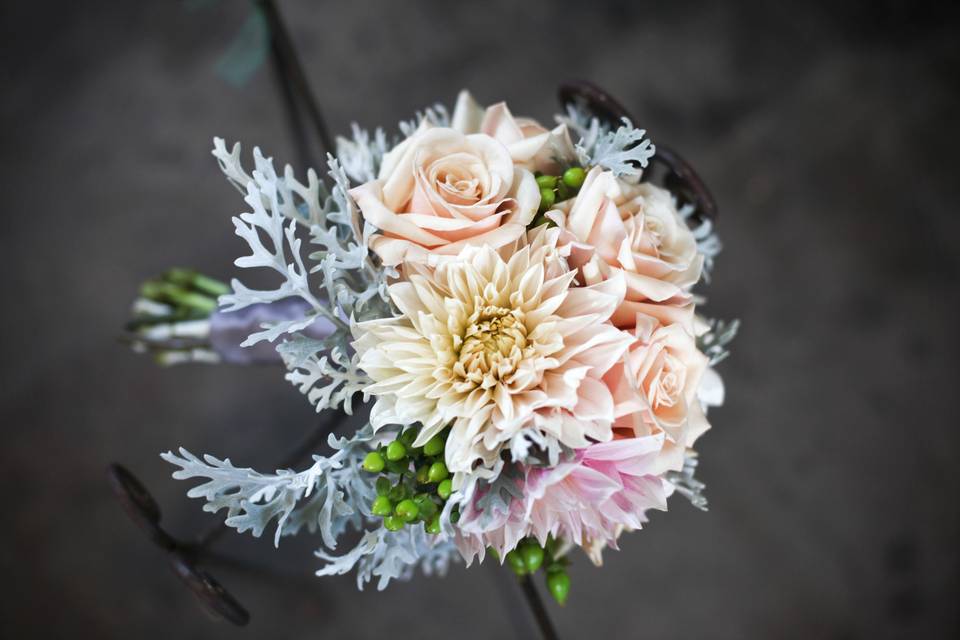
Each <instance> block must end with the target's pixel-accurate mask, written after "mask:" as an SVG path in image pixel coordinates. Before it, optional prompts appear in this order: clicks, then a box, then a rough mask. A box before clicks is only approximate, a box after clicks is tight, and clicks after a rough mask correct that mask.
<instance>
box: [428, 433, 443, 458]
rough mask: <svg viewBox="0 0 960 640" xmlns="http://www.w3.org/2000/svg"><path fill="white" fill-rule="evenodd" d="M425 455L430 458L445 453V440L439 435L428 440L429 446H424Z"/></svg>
mask: <svg viewBox="0 0 960 640" xmlns="http://www.w3.org/2000/svg"><path fill="white" fill-rule="evenodd" d="M423 453H424V455H428V456H438V455H440V454H441V453H443V438H442V437H440V434H439V433H438V434H437V435H435V436H433V437H432V438H430V439H429V440H427V444H425V445H423Z"/></svg>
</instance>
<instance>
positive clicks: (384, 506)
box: [370, 496, 393, 518]
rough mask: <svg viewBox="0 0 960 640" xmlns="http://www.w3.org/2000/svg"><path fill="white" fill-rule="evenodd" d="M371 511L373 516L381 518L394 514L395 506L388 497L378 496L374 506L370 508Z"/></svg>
mask: <svg viewBox="0 0 960 640" xmlns="http://www.w3.org/2000/svg"><path fill="white" fill-rule="evenodd" d="M370 511H372V512H373V515H375V516H380V517H381V518H382V517H384V516H389V515H390V514H392V513H393V504H392V503H391V502H390V498H388V497H387V496H377V497H376V498H375V499H374V501H373V506H371V507H370Z"/></svg>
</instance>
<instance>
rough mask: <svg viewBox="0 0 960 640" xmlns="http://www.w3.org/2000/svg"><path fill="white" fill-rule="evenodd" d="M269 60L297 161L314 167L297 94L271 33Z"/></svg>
mask: <svg viewBox="0 0 960 640" xmlns="http://www.w3.org/2000/svg"><path fill="white" fill-rule="evenodd" d="M270 62H271V63H272V65H273V71H274V76H275V77H276V81H277V85H278V87H279V89H280V95H281V97H282V98H283V106H284V111H286V114H287V125H288V126H289V129H290V138H291V141H292V142H293V147H294V149H295V150H296V154H297V162H299V166H300V168H301V169H305V168H306V167H316V166H317V164H316V161H315V158H314V157H313V153H311V152H310V145H308V144H307V138H306V136H304V135H303V121H302V120H301V118H300V109H298V108H297V96H296V93H295V92H294V88H293V85H292V83H291V82H290V74H289V73H288V72H287V68H286V66H285V65H284V64H283V61H282V60H281V56H280V53H279V44H278V42H277V39H276V38H275V37H274V36H273V34H271V36H270Z"/></svg>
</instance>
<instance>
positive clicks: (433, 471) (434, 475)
mask: <svg viewBox="0 0 960 640" xmlns="http://www.w3.org/2000/svg"><path fill="white" fill-rule="evenodd" d="M448 475H450V474H449V473H448V472H447V465H445V464H443V463H442V462H434V463H433V464H432V465H430V471H428V472H427V479H428V480H430V482H440V481H441V480H444V479H446V477H447V476H448Z"/></svg>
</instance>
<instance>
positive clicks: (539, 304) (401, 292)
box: [354, 227, 633, 472]
mask: <svg viewBox="0 0 960 640" xmlns="http://www.w3.org/2000/svg"><path fill="white" fill-rule="evenodd" d="M558 235H559V231H558V230H557V229H546V228H544V227H541V228H540V229H537V230H534V231H531V232H530V233H529V234H528V236H524V237H523V238H521V240H520V241H518V242H517V243H514V244H513V245H511V246H508V247H505V248H503V249H501V250H499V251H498V250H496V249H494V248H492V247H489V246H468V247H466V248H464V249H463V250H462V251H461V252H460V253H459V254H458V255H457V256H455V257H453V258H452V259H450V260H446V261H443V262H441V263H440V264H438V265H436V266H427V265H424V264H416V263H407V264H406V265H404V276H405V278H406V279H405V281H402V282H398V283H396V284H393V285H391V286H390V287H389V293H390V297H391V299H392V300H393V301H394V303H395V304H396V306H397V308H398V309H399V310H400V312H401V315H400V316H398V317H395V318H387V319H382V320H371V321H368V322H363V323H359V324H358V325H356V328H355V335H356V337H357V340H356V342H355V343H354V344H355V348H356V349H357V352H358V354H359V356H360V366H361V368H363V370H364V371H366V372H367V374H368V375H369V376H370V377H371V378H372V379H373V380H374V384H372V385H371V386H369V387H368V388H367V389H366V390H365V391H366V393H367V394H369V395H372V396H375V397H376V403H375V404H374V407H373V409H372V412H371V423H372V424H373V425H374V427H375V428H379V427H381V426H383V425H386V424H401V425H407V424H412V423H415V422H419V423H421V424H422V429H421V430H420V433H419V436H418V438H417V441H416V443H415V445H421V444H423V443H425V442H426V441H427V440H429V439H430V438H431V437H432V436H433V435H434V434H436V433H437V432H439V431H440V430H441V429H443V428H444V427H445V426H447V425H450V426H451V431H450V434H449V436H448V438H447V444H446V450H445V455H446V463H447V466H448V467H449V468H450V470H451V471H453V472H467V471H470V470H471V468H472V467H473V465H474V463H475V462H476V461H478V460H479V461H482V462H483V464H484V465H486V466H490V465H492V464H493V463H494V462H495V460H496V458H497V456H498V455H499V453H500V451H501V449H502V448H503V446H504V445H505V443H507V442H508V441H509V440H510V439H511V438H513V437H514V436H515V435H517V433H518V432H519V431H520V430H521V429H524V428H528V427H529V428H534V429H537V430H539V431H540V432H541V434H543V435H545V436H547V437H550V438H554V439H556V440H557V441H558V442H560V443H562V444H564V445H566V446H568V447H571V448H582V447H585V446H588V445H589V444H591V443H592V442H596V441H606V440H609V439H610V438H611V437H612V435H613V433H612V430H611V426H612V423H613V420H614V417H615V416H614V409H615V404H614V399H613V396H612V394H611V393H610V391H609V389H608V388H607V385H606V384H604V383H603V381H602V378H603V376H604V374H605V373H607V371H608V370H609V369H610V368H611V367H612V366H613V365H614V364H615V363H616V362H618V361H620V360H621V358H622V357H623V355H624V353H625V352H626V350H627V348H628V347H629V345H630V343H631V342H633V338H632V337H631V336H630V335H629V334H627V333H625V332H622V331H620V330H618V329H616V328H615V327H614V326H613V325H611V324H610V323H609V322H608V320H609V318H610V316H611V315H612V314H613V312H614V311H615V310H616V308H617V307H618V306H619V305H620V303H621V302H622V301H623V295H624V281H623V278H622V277H618V276H613V277H611V278H609V279H606V280H604V281H601V282H597V283H595V284H592V285H589V286H584V287H574V286H572V285H573V284H574V277H575V274H576V272H575V271H572V270H570V269H569V267H568V265H567V263H566V260H565V259H564V257H563V256H562V255H561V253H560V252H559V251H558V249H557V239H558Z"/></svg>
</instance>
